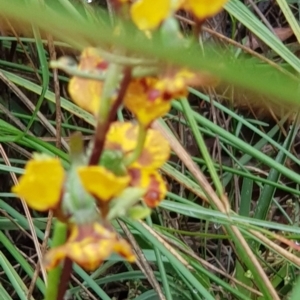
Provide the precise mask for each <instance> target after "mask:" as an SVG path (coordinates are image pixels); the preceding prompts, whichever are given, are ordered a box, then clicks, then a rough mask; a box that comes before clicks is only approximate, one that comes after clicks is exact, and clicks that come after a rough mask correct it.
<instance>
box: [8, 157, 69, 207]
mask: <svg viewBox="0 0 300 300" xmlns="http://www.w3.org/2000/svg"><path fill="white" fill-rule="evenodd" d="M64 178H65V172H64V169H63V167H62V165H61V163H60V160H59V159H57V158H51V157H45V156H41V157H40V158H38V159H32V160H29V161H28V163H27V164H26V167H25V173H24V175H22V176H21V178H20V181H19V184H18V185H16V186H14V187H13V188H12V191H13V193H15V194H16V195H18V196H19V197H21V198H24V199H25V201H26V202H27V204H28V206H30V207H31V208H32V209H35V210H39V211H47V210H50V209H55V208H56V207H57V206H58V205H59V202H60V195H61V188H62V185H63V181H64Z"/></svg>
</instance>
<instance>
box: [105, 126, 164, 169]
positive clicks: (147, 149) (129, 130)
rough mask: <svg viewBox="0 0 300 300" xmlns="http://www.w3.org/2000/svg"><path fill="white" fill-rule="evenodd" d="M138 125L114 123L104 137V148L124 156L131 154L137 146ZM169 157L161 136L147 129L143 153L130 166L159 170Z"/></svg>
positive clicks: (157, 132)
mask: <svg viewBox="0 0 300 300" xmlns="http://www.w3.org/2000/svg"><path fill="white" fill-rule="evenodd" d="M137 138H138V125H135V124H133V123H131V122H124V123H122V122H114V123H112V124H111V125H110V128H109V131H108V133H107V135H106V140H105V148H106V149H108V150H119V151H121V152H122V153H123V155H124V156H128V155H130V154H131V153H132V151H133V150H134V149H135V147H136V145H137ZM169 156H170V146H169V143H168V141H167V140H166V139H165V138H164V137H163V135H162V134H161V133H160V132H159V131H157V130H154V129H148V130H147V135H146V140H145V144H144V147H143V151H142V153H141V155H140V157H139V158H138V159H137V160H136V161H135V162H134V163H133V164H132V165H131V166H130V167H135V168H143V169H151V170H154V169H157V168H160V167H161V166H162V165H163V164H164V163H165V162H166V161H167V160H168V158H169Z"/></svg>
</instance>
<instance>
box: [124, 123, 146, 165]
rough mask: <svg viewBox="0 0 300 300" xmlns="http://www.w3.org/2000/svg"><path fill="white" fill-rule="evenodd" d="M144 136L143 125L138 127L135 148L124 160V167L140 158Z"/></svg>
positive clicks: (144, 129)
mask: <svg viewBox="0 0 300 300" xmlns="http://www.w3.org/2000/svg"><path fill="white" fill-rule="evenodd" d="M146 136H147V129H146V127H145V126H143V125H140V126H139V133H138V140H137V145H136V148H135V149H134V151H133V153H132V154H131V155H130V156H129V157H127V158H126V159H125V160H124V164H125V166H129V165H131V164H132V163H133V162H134V161H136V160H137V159H138V158H139V157H140V155H141V153H142V151H143V148H144V144H145V141H146Z"/></svg>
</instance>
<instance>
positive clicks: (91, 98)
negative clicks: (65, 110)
mask: <svg viewBox="0 0 300 300" xmlns="http://www.w3.org/2000/svg"><path fill="white" fill-rule="evenodd" d="M107 67H108V64H107V62H105V61H104V60H103V59H102V58H101V57H100V56H99V53H98V52H97V49H95V48H86V49H84V50H83V52H82V54H81V58H80V63H79V67H78V68H79V70H80V71H86V72H88V73H90V74H101V73H103V72H104V71H105V70H106V69H107ZM102 87H103V83H102V82H101V81H99V80H94V79H86V78H81V77H77V76H75V77H72V78H71V80H70V82H69V87H68V90H69V93H70V96H71V98H72V100H73V101H74V102H75V103H76V104H77V105H79V106H80V107H82V108H83V109H85V110H87V111H89V112H91V113H92V114H97V112H98V111H99V105H100V97H101V93H102Z"/></svg>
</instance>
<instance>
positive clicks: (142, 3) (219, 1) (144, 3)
mask: <svg viewBox="0 0 300 300" xmlns="http://www.w3.org/2000/svg"><path fill="white" fill-rule="evenodd" d="M227 1H228V0H175V1H172V0H160V1H152V0H138V1H136V2H134V3H133V4H132V6H131V11H130V13H131V18H132V21H133V22H134V23H135V25H136V26H137V27H138V28H139V29H140V30H153V29H155V28H157V27H158V26H159V25H160V24H161V23H162V22H163V21H164V20H166V19H167V18H169V17H171V16H172V15H174V13H175V12H177V11H178V10H179V9H184V10H186V11H188V12H190V13H191V14H193V15H194V16H195V18H197V19H198V20H204V19H207V18H209V17H212V16H213V15H215V14H217V13H218V12H219V11H220V10H221V9H222V7H223V5H224V4H225V3H226V2H227Z"/></svg>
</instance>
